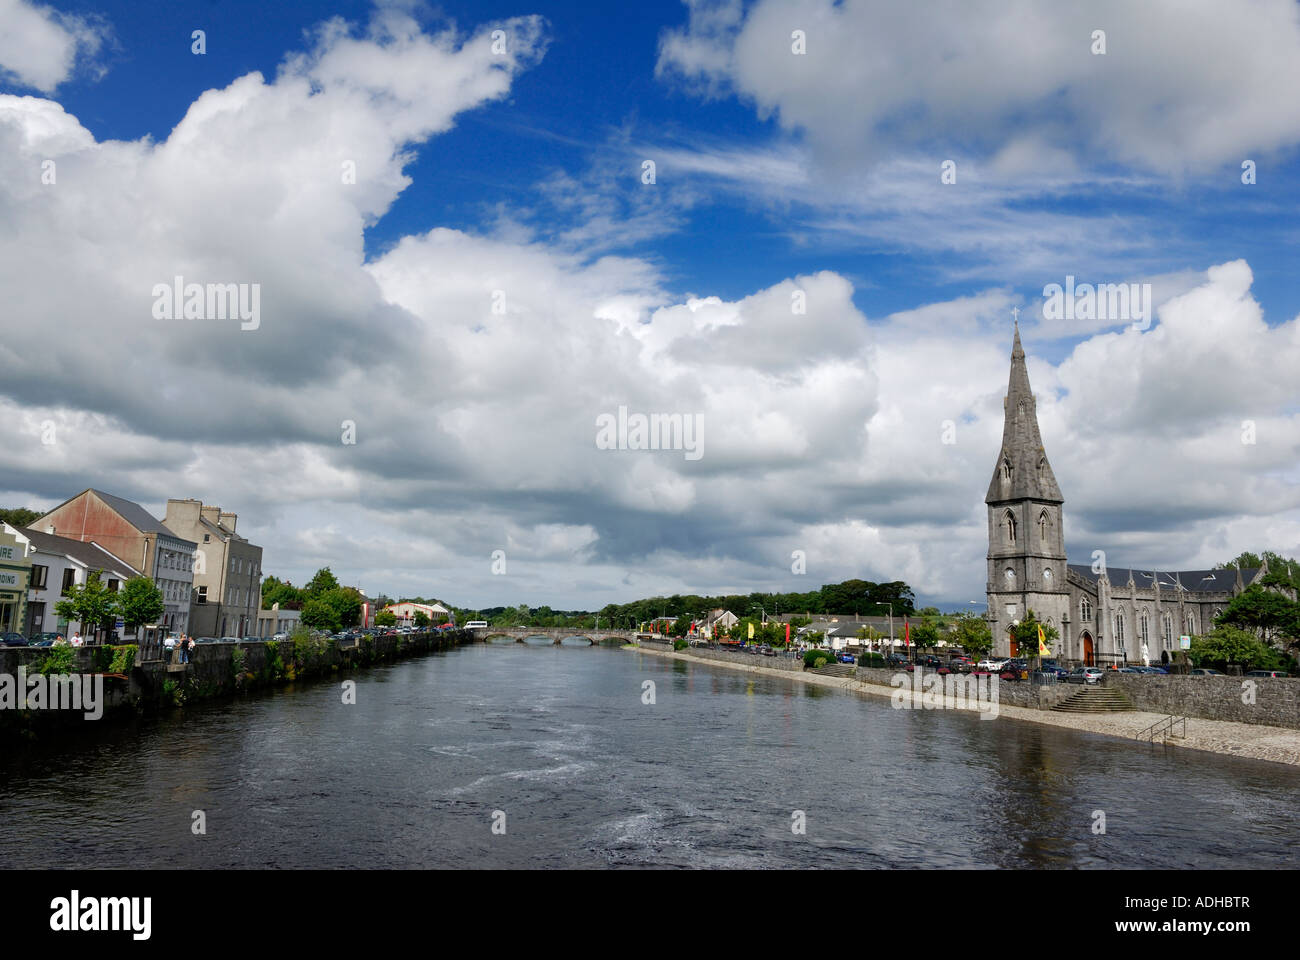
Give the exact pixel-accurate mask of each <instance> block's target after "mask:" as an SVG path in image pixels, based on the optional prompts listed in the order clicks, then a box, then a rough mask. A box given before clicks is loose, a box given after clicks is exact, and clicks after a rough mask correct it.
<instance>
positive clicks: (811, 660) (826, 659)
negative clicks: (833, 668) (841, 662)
mask: <svg viewBox="0 0 1300 960" xmlns="http://www.w3.org/2000/svg"><path fill="white" fill-rule="evenodd" d="M834 658H835V654H833V653H831V652H830V651H829V650H807V651H805V652H804V655H803V665H804V667H806V668H807V669H809V670H816V669H817V668H818V667H824V666H826V664H828V663H830V662H831V660H833V659H834Z"/></svg>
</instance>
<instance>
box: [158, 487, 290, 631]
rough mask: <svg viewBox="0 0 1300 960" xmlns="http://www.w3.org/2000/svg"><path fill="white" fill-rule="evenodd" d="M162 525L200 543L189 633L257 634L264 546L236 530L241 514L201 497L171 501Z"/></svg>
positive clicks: (195, 568) (168, 502) (195, 564)
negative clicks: (257, 544) (206, 504)
mask: <svg viewBox="0 0 1300 960" xmlns="http://www.w3.org/2000/svg"><path fill="white" fill-rule="evenodd" d="M163 523H164V524H165V525H166V527H167V529H168V530H171V531H172V532H174V533H175V534H177V535H178V536H181V537H184V538H186V539H187V540H192V541H194V542H195V543H196V544H197V548H196V549H195V554H194V596H193V604H192V606H191V608H190V629H189V632H190V633H192V634H193V635H195V636H198V637H248V636H253V635H254V634H255V632H256V631H257V630H259V629H260V625H259V622H258V616H259V613H258V611H259V610H260V609H261V606H262V548H261V547H259V546H256V545H254V544H252V543H249V542H248V540H247V538H245V537H242V536H240V535H239V534H238V533H237V532H236V528H237V526H238V523H239V517H238V515H236V514H233V513H227V512H226V511H224V510H222V509H221V508H220V507H214V506H205V505H204V504H203V502H202V501H200V500H168V501H167V513H166V515H165V516H164V518H163ZM275 632H278V631H272V633H275Z"/></svg>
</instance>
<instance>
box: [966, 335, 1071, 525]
mask: <svg viewBox="0 0 1300 960" xmlns="http://www.w3.org/2000/svg"><path fill="white" fill-rule="evenodd" d="M1002 410H1003V420H1002V448H1001V450H1000V451H999V452H998V459H997V463H995V464H994V466H993V479H992V480H991V481H989V492H988V495H987V496H986V497H985V498H984V502H985V503H1000V502H1002V501H1007V500H1045V501H1049V502H1052V503H1063V502H1064V500H1065V498H1064V497H1062V496H1061V488H1060V487H1059V486H1058V485H1057V483H1056V475H1055V474H1054V473H1052V465H1051V464H1050V463H1048V462H1047V452H1046V450H1044V448H1043V437H1042V435H1041V434H1040V433H1039V431H1038V411H1037V408H1036V406H1035V403H1034V391H1033V389H1032V388H1031V387H1030V386H1029V371H1028V369H1026V367H1025V351H1024V348H1023V347H1022V346H1021V345H1020V325H1019V324H1016V332H1015V339H1014V340H1013V342H1012V345H1011V376H1010V378H1009V379H1008V381H1007V395H1006V398H1005V399H1004V400H1003V401H1002Z"/></svg>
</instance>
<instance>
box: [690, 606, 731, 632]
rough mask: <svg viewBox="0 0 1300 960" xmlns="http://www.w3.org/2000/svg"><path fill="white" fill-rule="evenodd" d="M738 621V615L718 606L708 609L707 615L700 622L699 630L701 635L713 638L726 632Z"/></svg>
mask: <svg viewBox="0 0 1300 960" xmlns="http://www.w3.org/2000/svg"><path fill="white" fill-rule="evenodd" d="M738 623H740V618H739V617H737V616H736V615H735V614H734V613H732V612H731V611H730V610H723V609H722V608H721V607H718V608H717V609H715V610H710V611H709V613H708V616H706V617H705V618H704V620H703V621H702V622H701V624H700V627H699V631H700V634H701V635H702V636H705V637H708V638H709V639H713V637H714V636H716V635H718V634H723V633H726V632H727V631H728V630H730V629H731V628H732V627H734V626H735V625H736V624H738Z"/></svg>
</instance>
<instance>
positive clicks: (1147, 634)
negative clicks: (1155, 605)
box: [1138, 610, 1151, 643]
mask: <svg viewBox="0 0 1300 960" xmlns="http://www.w3.org/2000/svg"><path fill="white" fill-rule="evenodd" d="M1138 634H1139V636H1141V637H1142V642H1143V643H1146V642H1147V641H1149V640H1150V639H1151V623H1150V618H1149V617H1148V616H1147V612H1146V611H1145V610H1143V611H1142V620H1141V623H1140V624H1139V626H1138Z"/></svg>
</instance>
